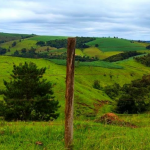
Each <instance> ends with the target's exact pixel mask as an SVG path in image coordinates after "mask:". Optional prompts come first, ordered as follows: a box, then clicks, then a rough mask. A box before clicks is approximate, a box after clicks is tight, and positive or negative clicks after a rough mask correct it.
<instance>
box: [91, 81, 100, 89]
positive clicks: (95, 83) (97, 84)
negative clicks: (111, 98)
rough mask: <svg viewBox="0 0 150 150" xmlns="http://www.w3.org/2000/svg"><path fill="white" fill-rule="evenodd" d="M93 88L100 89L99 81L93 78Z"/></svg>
mask: <svg viewBox="0 0 150 150" xmlns="http://www.w3.org/2000/svg"><path fill="white" fill-rule="evenodd" d="M93 88H95V89H98V90H100V89H101V86H100V81H99V80H95V81H94V84H93Z"/></svg>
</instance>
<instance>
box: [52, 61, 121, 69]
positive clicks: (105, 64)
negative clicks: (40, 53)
mask: <svg viewBox="0 0 150 150" xmlns="http://www.w3.org/2000/svg"><path fill="white" fill-rule="evenodd" d="M50 61H52V62H54V63H56V64H58V65H66V60H64V59H50ZM75 65H76V66H77V67H78V66H89V67H90V66H91V67H103V68H110V69H123V67H121V66H119V65H116V64H113V63H110V62H106V61H93V62H78V61H77V62H75Z"/></svg>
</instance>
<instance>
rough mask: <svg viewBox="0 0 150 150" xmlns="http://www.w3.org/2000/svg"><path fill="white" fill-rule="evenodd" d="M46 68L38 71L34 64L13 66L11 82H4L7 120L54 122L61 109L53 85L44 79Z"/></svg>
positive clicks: (5, 115) (4, 111)
mask: <svg viewBox="0 0 150 150" xmlns="http://www.w3.org/2000/svg"><path fill="white" fill-rule="evenodd" d="M45 71H46V68H41V69H38V68H37V66H36V65H35V64H34V63H27V62H25V63H24V65H22V64H19V66H16V65H14V66H13V71H12V72H13V74H11V77H12V79H11V81H10V82H7V81H5V80H4V85H5V86H6V89H5V90H4V91H3V94H4V101H5V105H4V106H3V108H4V109H3V115H4V118H5V119H6V120H46V121H48V120H53V119H56V118H57V117H58V115H59V114H58V113H56V111H57V109H58V108H59V107H60V106H59V103H58V101H56V100H54V96H53V91H52V84H51V83H50V82H48V81H47V80H46V79H42V77H43V74H44V73H45Z"/></svg>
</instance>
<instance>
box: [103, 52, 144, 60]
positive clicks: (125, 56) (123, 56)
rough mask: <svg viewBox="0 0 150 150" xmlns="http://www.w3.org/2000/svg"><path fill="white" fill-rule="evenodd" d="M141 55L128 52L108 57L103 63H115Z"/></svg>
mask: <svg viewBox="0 0 150 150" xmlns="http://www.w3.org/2000/svg"><path fill="white" fill-rule="evenodd" d="M141 54H143V53H140V52H136V51H129V52H124V53H120V54H117V55H113V56H110V57H108V58H106V59H104V61H109V62H115V61H120V60H124V59H128V58H130V57H133V56H137V55H141Z"/></svg>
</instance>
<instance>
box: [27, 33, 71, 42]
mask: <svg viewBox="0 0 150 150" xmlns="http://www.w3.org/2000/svg"><path fill="white" fill-rule="evenodd" d="M67 38H68V37H67V36H41V35H40V36H34V37H31V38H29V40H35V41H44V42H46V41H50V40H56V39H57V40H61V39H67Z"/></svg>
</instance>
